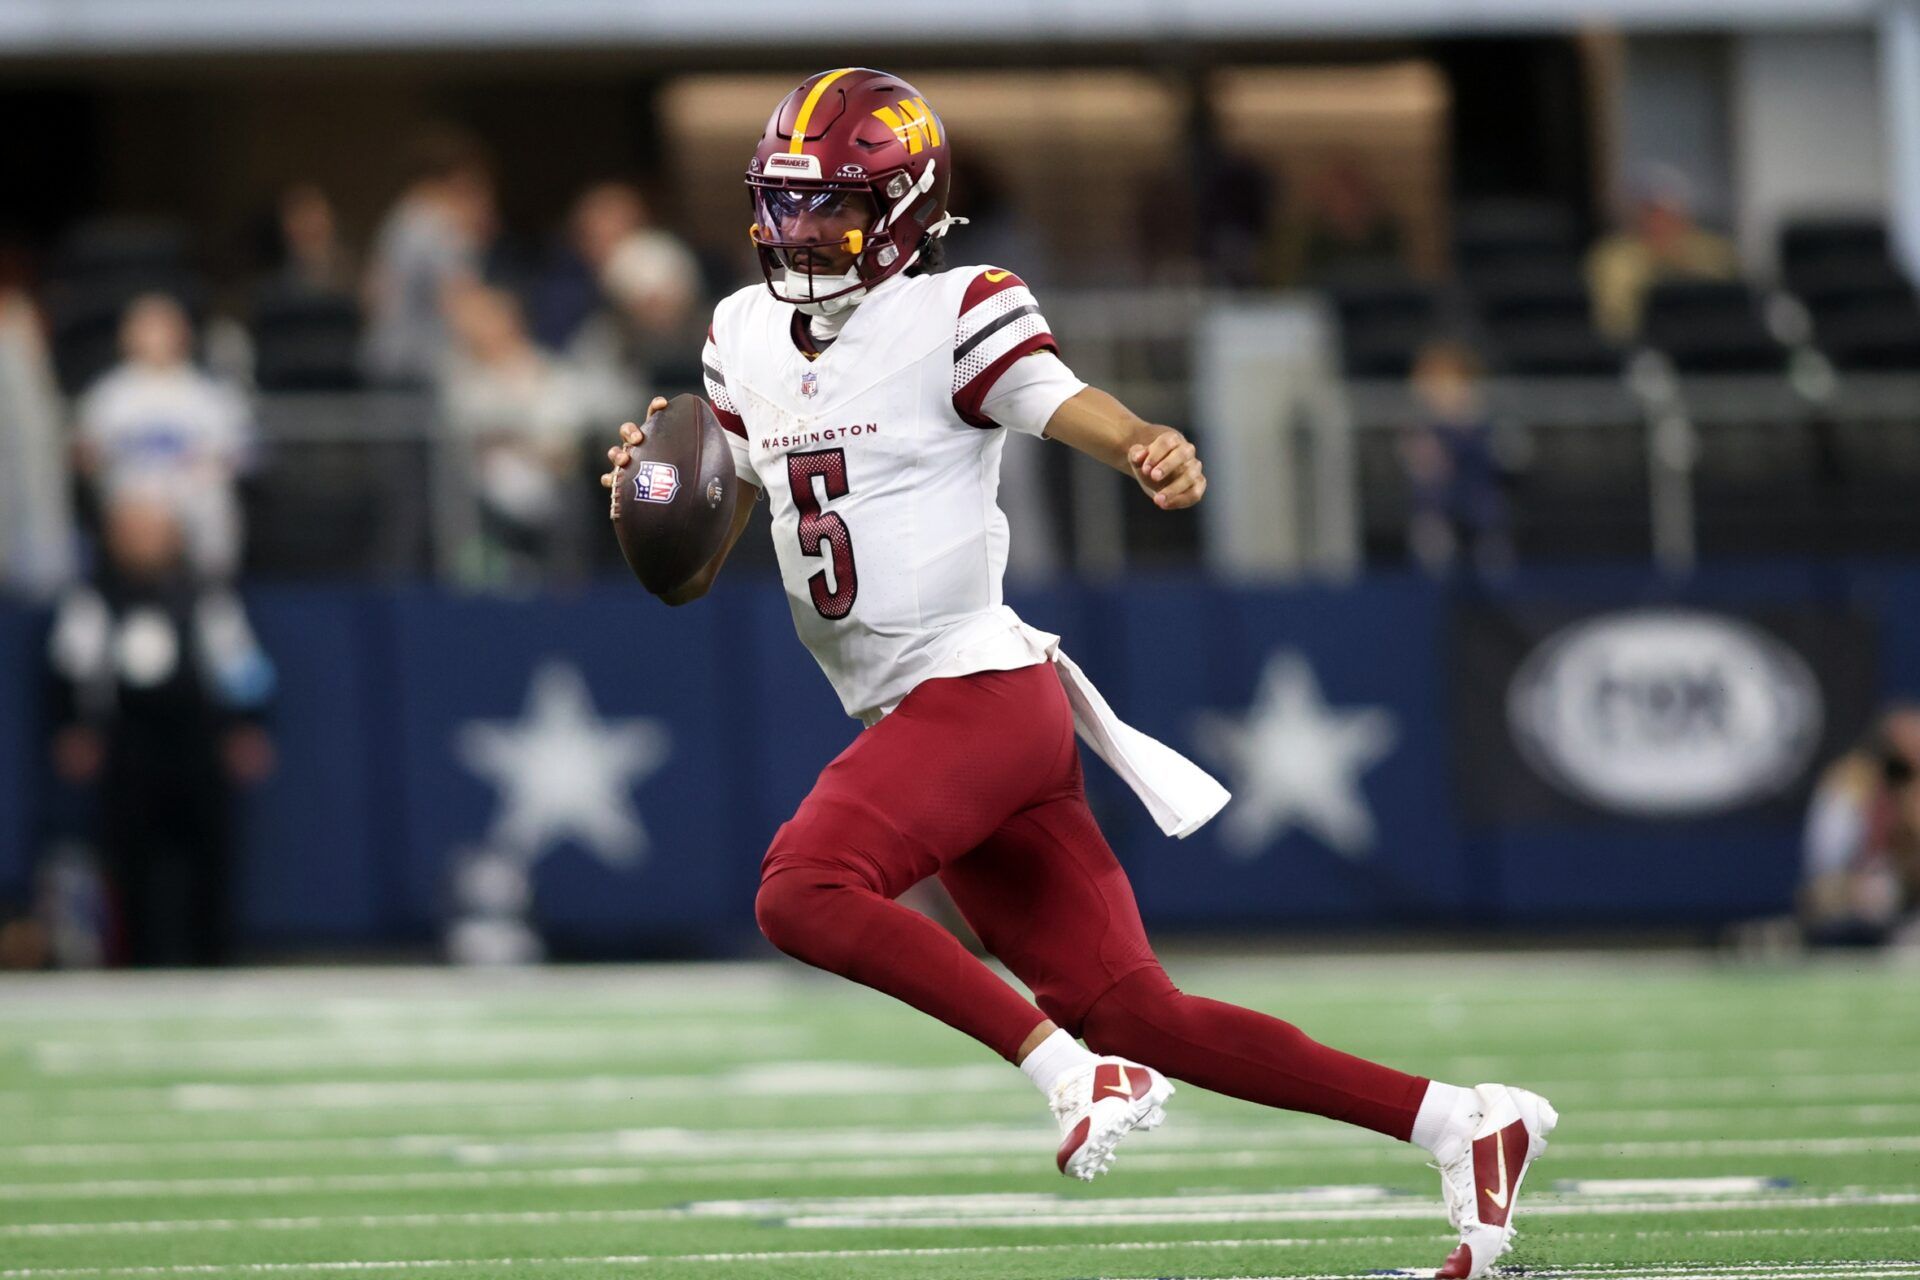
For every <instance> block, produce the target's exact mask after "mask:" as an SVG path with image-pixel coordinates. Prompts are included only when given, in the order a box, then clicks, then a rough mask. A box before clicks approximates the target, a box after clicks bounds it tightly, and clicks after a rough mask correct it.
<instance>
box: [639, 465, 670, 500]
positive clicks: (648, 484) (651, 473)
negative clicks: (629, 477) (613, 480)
mask: <svg viewBox="0 0 1920 1280" xmlns="http://www.w3.org/2000/svg"><path fill="white" fill-rule="evenodd" d="M678 492H680V470H679V468H678V467H675V466H674V465H673V464H672V463H671V462H641V463H637V464H635V466H634V469H633V496H634V500H635V501H637V502H672V501H673V495H674V494H676V493H678Z"/></svg>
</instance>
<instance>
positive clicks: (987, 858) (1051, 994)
mask: <svg viewBox="0 0 1920 1280" xmlns="http://www.w3.org/2000/svg"><path fill="white" fill-rule="evenodd" d="M940 880H941V883H942V884H944V885H946V887H947V890H948V892H949V893H951V894H952V895H953V899H954V902H955V903H956V904H957V905H958V906H959V908H960V911H961V914H962V915H963V916H965V918H966V920H967V923H968V925H969V926H971V927H972V928H973V930H974V931H975V932H976V933H978V934H979V935H980V938H981V941H982V942H984V943H985V944H986V946H987V949H988V950H989V951H991V952H993V954H994V955H995V956H997V957H998V958H999V959H1000V960H1001V961H1002V962H1003V963H1004V964H1006V966H1007V967H1008V968H1009V969H1011V970H1013V972H1014V973H1015V974H1016V975H1018V976H1019V978H1020V979H1021V981H1023V982H1025V983H1026V984H1027V985H1028V987H1030V988H1031V989H1032V990H1033V992H1034V996H1035V998H1036V1000H1037V1002H1038V1003H1039V1006H1040V1008H1041V1010H1042V1011H1043V1012H1045V1013H1046V1014H1047V1015H1048V1016H1049V1017H1051V1018H1052V1019H1053V1020H1054V1021H1055V1022H1057V1023H1058V1024H1060V1025H1061V1026H1062V1027H1064V1028H1067V1029H1068V1030H1069V1031H1071V1032H1072V1033H1073V1034H1076V1035H1083V1036H1084V1037H1085V1039H1086V1042H1087V1044H1088V1046H1089V1047H1090V1048H1092V1049H1094V1050H1096V1051H1097V1052H1099V1053H1102V1054H1112V1055H1114V1056H1116V1057H1121V1058H1127V1059H1131V1060H1132V1061H1135V1062H1140V1063H1144V1064H1146V1065H1147V1066H1150V1067H1153V1068H1154V1069H1156V1070H1158V1071H1162V1072H1164V1073H1166V1074H1167V1075H1170V1076H1172V1077H1174V1078H1175V1079H1178V1080H1186V1081H1189V1082H1191V1083H1193V1084H1197V1085H1199V1086H1201V1087H1202V1088H1205V1089H1212V1090H1213V1091H1215V1092H1216V1093H1225V1094H1230V1095H1232V1096H1234V1097H1237V1098H1245V1099H1247V1100H1248V1101H1250V1102H1258V1103H1262V1104H1264V1105H1266V1106H1272V1107H1281V1108H1284V1109H1286V1110H1288V1111H1307V1112H1312V1113H1314V1114H1316V1115H1324V1116H1330V1117H1332V1118H1333V1119H1336V1120H1345V1121H1348V1122H1350V1123H1353V1124H1359V1125H1364V1126H1365V1127H1367V1128H1369V1129H1375V1130H1378V1131H1379V1132H1381V1133H1385V1134H1389V1135H1391V1136H1393V1137H1396V1138H1401V1139H1405V1138H1407V1137H1409V1135H1410V1134H1411V1132H1412V1130H1413V1124H1414V1117H1415V1115H1416V1113H1417V1112H1418V1110H1419V1107H1420V1103H1421V1100H1422V1098H1423V1097H1424V1096H1425V1093H1426V1091H1427V1084H1428V1082H1427V1081H1426V1080H1425V1079H1423V1078H1422V1077H1419V1076H1412V1075H1407V1074H1406V1073H1404V1072H1400V1071H1396V1070H1394V1069H1393V1068H1391V1067H1385V1066H1381V1065H1379V1064H1378V1063H1373V1062H1368V1061H1367V1060H1365V1059H1363V1058H1356V1057H1354V1056H1353V1055H1351V1054H1347V1053H1342V1052H1340V1051H1339V1050H1337V1049H1331V1048H1328V1047H1327V1046H1325V1045H1322V1044H1320V1043H1318V1042H1317V1041H1315V1040H1313V1039H1312V1038H1310V1037H1309V1036H1307V1035H1306V1034H1305V1033H1303V1032H1302V1031H1301V1030H1300V1029H1299V1028H1298V1027H1295V1026H1293V1025H1292V1024H1290V1023H1287V1022H1283V1021H1281V1020H1280V1019H1278V1018H1274V1017H1270V1016H1268V1015H1266V1014H1263V1013H1257V1012H1255V1011H1254V1010H1251V1009H1243V1008H1240V1007H1238V1006H1235V1005H1229V1004H1223V1003H1221V1002H1220V1001H1217V1000H1208V999H1204V998H1202V997H1198V996H1190V995H1187V994H1186V993H1184V992H1182V991H1180V990H1179V989H1178V988H1176V987H1175V986H1174V985H1173V983H1172V982H1171V981H1170V980H1169V979H1168V978H1167V975H1166V972H1165V970H1163V969H1162V968H1161V967H1160V962H1159V960H1158V959H1157V958H1156V957H1155V956H1154V953H1153V948H1152V946H1151V945H1150V944H1149V943H1148V941H1147V936H1146V929H1145V927H1144V926H1143V925H1142V923H1141V921H1140V911H1139V908H1138V907H1137V906H1136V905H1135V902H1134V897H1133V888H1132V886H1131V885H1130V884H1129V883H1128V882H1127V877H1126V872H1125V871H1124V870H1123V869H1122V868H1121V866H1120V863H1119V860H1118V859H1116V858H1115V857H1114V855H1113V851H1112V849H1111V848H1110V847H1109V846H1108V845H1107V842H1106V838H1105V837H1104V836H1102V835H1101V833H1100V828H1099V826H1098V824H1097V823H1096V822H1095V821H1094V817H1093V813H1092V811H1091V810H1089V809H1088V808H1087V804H1086V799H1085V796H1084V794H1083V792H1082V791H1081V788H1080V785H1079V777H1078V770H1077V767H1076V769H1075V771H1074V776H1073V777H1072V779H1071V780H1070V781H1069V782H1068V783H1067V785H1064V786H1062V787H1061V788H1060V790H1059V791H1058V792H1057V793H1056V794H1055V795H1053V796H1052V797H1050V798H1048V799H1047V800H1045V801H1044V802H1042V803H1040V804H1038V805H1035V806H1033V807H1031V808H1029V809H1027V810H1025V811H1024V812H1022V813H1020V814H1019V815H1018V816H1016V817H1014V818H1013V819H1011V820H1010V821H1008V822H1007V823H1006V824H1005V825H1004V826H1003V827H1001V829H1000V830H999V831H997V832H995V833H994V835H993V837H992V838H991V839H990V840H988V841H986V842H985V843H984V844H983V845H982V846H981V847H980V848H979V849H977V850H975V851H974V852H973V853H971V854H969V855H968V856H967V857H965V858H962V859H960V860H959V861H957V862H955V863H953V864H952V865H951V866H949V867H948V868H947V869H946V870H945V871H943V872H942V873H941V876H940Z"/></svg>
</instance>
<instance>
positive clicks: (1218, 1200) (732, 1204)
mask: <svg viewBox="0 0 1920 1280" xmlns="http://www.w3.org/2000/svg"><path fill="white" fill-rule="evenodd" d="M1701 1181H1703V1182H1710V1183H1711V1182H1717V1181H1730V1180H1724V1179H1702V1180H1701ZM1396 1200H1397V1201H1399V1203H1398V1204H1393V1205H1391V1208H1392V1209H1393V1211H1394V1212H1393V1213H1391V1214H1388V1215H1365V1216H1366V1217H1405V1218H1408V1219H1420V1218H1437V1217H1439V1216H1440V1212H1439V1207H1438V1205H1437V1204H1434V1203H1431V1202H1429V1201H1428V1200H1427V1199H1425V1198H1424V1197H1411V1196H1402V1195H1399V1194H1397V1193H1394V1192H1392V1191H1390V1190H1388V1189H1387V1188H1384V1187H1366V1186H1355V1187H1316V1188H1306V1189H1303V1190H1300V1191H1295V1192H1276V1193H1268V1194H1250V1195H1222V1196H1167V1197H1135V1198H1127V1199H1119V1200H1086V1201H1074V1200H1062V1199H1061V1198H1059V1197H1057V1196H1052V1195H1044V1194H1030V1193H1011V1194H1004V1195H996V1194H987V1195H973V1196H967V1195H960V1196H891V1197H886V1196H883V1197H841V1198H837V1199H829V1200H818V1201H809V1200H805V1199H801V1200H734V1201H725V1200H723V1201H702V1202H698V1203H695V1204H691V1205H685V1206H677V1207H672V1208H658V1209H560V1210H521V1211H513V1212H507V1211H495V1212H467V1213H393V1214H341V1215H331V1216H329V1215H310V1216H301V1217H285V1216H278V1217H255V1218H178V1219H174V1218H162V1219H137V1220H129V1221H117V1222H26V1223H10V1224H5V1225H0V1238H30V1239H57V1238H62V1237H75V1236H80V1237H85V1236H93V1235H181V1234H197V1233H225V1232H234V1231H333V1230H339V1229H343V1228H357V1229H378V1230H414V1229H420V1228H439V1227H449V1226H468V1227H528V1226H535V1227H539V1226H581V1225H594V1224H601V1225H605V1224H632V1223H642V1222H689V1221H715V1220H727V1219H742V1220H751V1221H785V1222H787V1223H789V1225H796V1226H814V1225H820V1223H819V1222H816V1221H804V1222H803V1221H797V1219H799V1218H802V1217H805V1216H808V1215H812V1216H814V1217H816V1218H825V1217H826V1216H828V1214H829V1213H830V1212H831V1211H833V1210H839V1211H840V1213H841V1215H842V1216H843V1217H844V1216H845V1215H848V1214H852V1213H859V1212H866V1213H869V1214H872V1215H873V1216H872V1217H871V1218H870V1219H869V1221H871V1222H873V1223H875V1224H879V1225H885V1226H887V1227H889V1228H891V1227H895V1226H901V1225H913V1224H914V1223H916V1222H921V1223H924V1222H926V1221H927V1220H928V1219H927V1215H928V1214H929V1213H930V1212H932V1211H936V1210H941V1209H944V1210H946V1211H947V1213H948V1216H947V1218H946V1219H944V1221H945V1222H947V1223H961V1224H965V1225H967V1226H980V1225H993V1224H994V1220H996V1219H1002V1218H1004V1219H1011V1220H1013V1221H1017V1222H1019V1223H1020V1224H1022V1225H1028V1226H1033V1227H1039V1228H1055V1229H1068V1228H1078V1227H1086V1226H1097V1225H1120V1226H1132V1225H1135V1224H1137V1223H1141V1222H1164V1221H1168V1219H1166V1218H1164V1217H1149V1216H1147V1215H1149V1214H1154V1213H1156V1212H1158V1213H1161V1214H1164V1213H1165V1212H1166V1211H1168V1210H1170V1209H1185V1210H1189V1211H1190V1212H1191V1213H1194V1214H1197V1213H1198V1212H1199V1211H1202V1210H1212V1211H1216V1212H1217V1211H1223V1210H1234V1209H1238V1210H1244V1211H1248V1212H1246V1213H1245V1214H1243V1215H1242V1216H1238V1217H1215V1218H1206V1219H1202V1218H1198V1217H1193V1218H1192V1219H1191V1220H1194V1221H1203V1220H1204V1221H1281V1220H1295V1219H1293V1218H1286V1219H1282V1218H1278V1217H1275V1216H1272V1215H1273V1214H1275V1213H1276V1212H1278V1211H1283V1210H1295V1211H1298V1218H1297V1220H1300V1221H1313V1220H1316V1219H1319V1220H1325V1219H1330V1218H1331V1219H1354V1218H1362V1217H1363V1216H1362V1215H1356V1214H1350V1213H1348V1212H1346V1210H1349V1209H1355V1208H1361V1207H1368V1206H1377V1205H1382V1204H1383V1202H1391V1201H1396ZM1895 1202H1896V1200H1895V1198H1894V1197H1893V1196H1891V1195H1890V1194H1889V1193H1886V1192H1884V1191H1882V1192H1876V1193H1874V1194H1872V1195H1870V1196H1869V1195H1864V1194H1859V1193H1854V1194H1845V1193H1842V1194H1839V1195H1833V1196H1822V1197H1815V1198H1812V1199H1809V1198H1807V1197H1791V1198H1790V1197H1783V1196H1776V1197H1771V1198H1768V1199H1767V1200H1765V1201H1754V1200H1748V1201H1737V1202H1732V1203H1729V1202H1727V1201H1723V1200H1716V1199H1705V1200H1698V1201H1693V1202H1685V1201H1662V1202H1659V1205H1660V1212H1663V1213H1667V1214H1683V1213H1711V1212H1715V1211H1718V1210H1721V1209H1729V1208H1732V1209H1740V1208H1761V1207H1793V1206H1798V1207H1814V1208H1842V1207H1862V1206H1871V1205H1887V1204H1890V1203H1895ZM1904 1202H1905V1203H1920V1195H1912V1196H1909V1197H1907V1199H1906V1201H1904ZM1555 1208H1559V1209H1560V1210H1561V1215H1560V1216H1566V1215H1567V1214H1568V1213H1571V1212H1582V1213H1602V1212H1618V1213H1623V1214H1624V1213H1639V1212H1644V1211H1646V1210H1647V1206H1646V1205H1645V1204H1639V1203H1634V1202H1631V1201H1626V1202H1620V1203H1616V1204H1607V1203H1597V1202H1596V1203H1580V1204H1574V1205H1567V1204H1566V1203H1565V1202H1564V1201H1562V1200H1558V1199H1550V1198H1549V1197H1544V1196H1542V1197H1536V1198H1535V1199H1534V1202H1533V1203H1531V1204H1529V1206H1528V1212H1529V1213H1530V1214H1544V1215H1545V1216H1554V1214H1553V1213H1552V1212H1551V1211H1552V1210H1553V1209H1555ZM1263 1210H1264V1211H1267V1214H1268V1216H1261V1215H1260V1213H1259V1212H1257V1211H1263ZM1177 1220H1179V1221H1187V1220H1189V1218H1186V1217H1182V1218H1179V1219H1177ZM1363 1220H1364V1219H1363ZM1848 1233H1853V1234H1881V1235H1885V1234H1895V1233H1920V1222H1916V1223H1912V1224H1909V1225H1904V1226H1883V1227H1754V1228H1723V1229H1719V1230H1709V1231H1701V1230H1697V1229H1690V1230H1672V1231H1633V1232H1619V1231H1604V1232H1581V1231H1571V1232H1569V1231H1560V1232H1556V1233H1555V1234H1554V1238H1555V1239H1556V1240H1566V1239H1594V1240H1612V1239H1623V1238H1633V1239H1659V1238H1666V1237H1675V1236H1679V1237H1689V1236H1702V1237H1716V1238H1729V1239H1733V1238H1743V1237H1747V1236H1755V1237H1771V1236H1799V1235H1807V1236H1823V1235H1843V1234H1848ZM1378 1238H1379V1237H1378V1236H1376V1235H1371V1234H1369V1235H1364V1236H1326V1237H1322V1238H1321V1240H1320V1243H1326V1244H1332V1243H1340V1242H1343V1241H1349V1240H1354V1239H1361V1240H1376V1239H1378Z"/></svg>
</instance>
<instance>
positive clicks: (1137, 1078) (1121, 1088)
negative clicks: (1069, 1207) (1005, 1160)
mask: <svg viewBox="0 0 1920 1280" xmlns="http://www.w3.org/2000/svg"><path fill="white" fill-rule="evenodd" d="M1172 1096H1173V1082H1172V1081H1170V1080H1168V1079H1167V1078H1166V1077H1165V1076H1163V1075H1161V1074H1160V1073H1159V1072H1158V1071H1155V1070H1154V1069H1153V1068H1152V1067H1143V1066H1141V1065H1140V1064H1139V1063H1136V1062H1128V1061H1127V1060H1126V1059H1124V1058H1101V1059H1100V1060H1098V1061H1097V1062H1095V1063H1094V1064H1093V1065H1092V1066H1091V1067H1084V1068H1082V1069H1081V1070H1079V1071H1076V1072H1074V1073H1073V1074H1072V1075H1069V1076H1067V1077H1066V1078H1064V1079H1063V1080H1061V1081H1060V1083H1059V1084H1057V1085H1055V1086H1054V1089H1053V1097H1052V1099H1051V1100H1050V1101H1051V1105H1052V1107H1053V1114H1054V1118H1055V1119H1057V1120H1059V1121H1060V1154H1059V1157H1058V1159H1057V1161H1056V1163H1058V1164H1059V1166H1060V1172H1062V1173H1064V1174H1066V1175H1067V1176H1068V1177H1069V1178H1078V1179H1080V1180H1081V1181H1082V1182H1092V1181H1093V1180H1094V1178H1096V1177H1098V1176H1099V1175H1100V1174H1103V1173H1105V1172H1106V1171H1107V1170H1108V1169H1110V1168H1112V1167H1113V1149H1114V1148H1115V1147H1117V1146H1119V1145H1120V1139H1122V1138H1124V1137H1126V1136H1127V1135H1128V1134H1130V1133H1132V1132H1133V1131H1134V1130H1135V1129H1153V1128H1157V1127H1159V1125H1160V1122H1161V1121H1163V1120H1165V1119H1166V1118H1167V1113H1166V1112H1165V1111H1164V1110H1163V1109H1162V1108H1163V1106H1164V1105H1165V1103H1166V1101H1167V1099H1168V1098H1171V1097H1172Z"/></svg>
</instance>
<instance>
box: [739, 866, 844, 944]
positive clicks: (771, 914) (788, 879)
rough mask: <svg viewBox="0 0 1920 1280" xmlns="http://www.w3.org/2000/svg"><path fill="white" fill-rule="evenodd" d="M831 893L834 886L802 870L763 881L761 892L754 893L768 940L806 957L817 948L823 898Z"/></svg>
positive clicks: (756, 911) (756, 914)
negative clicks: (816, 941)
mask: <svg viewBox="0 0 1920 1280" xmlns="http://www.w3.org/2000/svg"><path fill="white" fill-rule="evenodd" d="M831 892H833V890H832V888H831V887H830V886H827V885H822V884H820V883H819V882H818V881H817V880H816V879H814V878H813V877H810V876H808V875H806V874H805V873H803V872H800V871H788V872H786V873H784V874H775V875H771V876H768V877H767V878H766V879H764V880H762V881H761V882H760V892H759V893H758V894H756V895H754V899H753V918H754V920H755V922H756V923H758V924H759V926H760V932H761V933H763V934H765V935H766V938H767V941H768V942H771V943H772V944H773V945H774V946H776V947H778V948H780V950H782V951H784V952H786V953H787V954H788V955H790V956H793V957H794V958H796V959H800V960H805V959H807V957H808V956H809V955H810V954H811V953H812V952H813V951H814V949H815V942H814V935H815V931H816V925H817V922H818V921H819V919H820V905H821V898H822V896H823V895H825V894H829V893H831Z"/></svg>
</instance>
